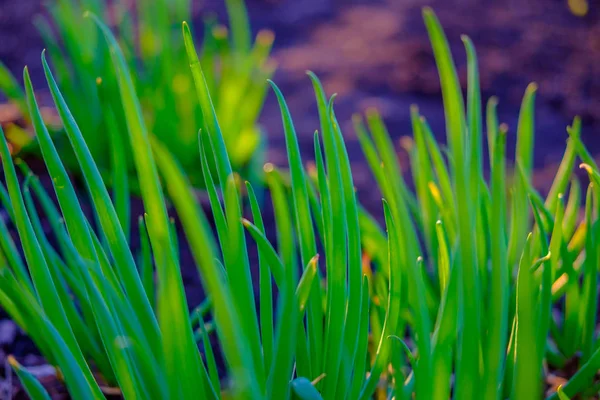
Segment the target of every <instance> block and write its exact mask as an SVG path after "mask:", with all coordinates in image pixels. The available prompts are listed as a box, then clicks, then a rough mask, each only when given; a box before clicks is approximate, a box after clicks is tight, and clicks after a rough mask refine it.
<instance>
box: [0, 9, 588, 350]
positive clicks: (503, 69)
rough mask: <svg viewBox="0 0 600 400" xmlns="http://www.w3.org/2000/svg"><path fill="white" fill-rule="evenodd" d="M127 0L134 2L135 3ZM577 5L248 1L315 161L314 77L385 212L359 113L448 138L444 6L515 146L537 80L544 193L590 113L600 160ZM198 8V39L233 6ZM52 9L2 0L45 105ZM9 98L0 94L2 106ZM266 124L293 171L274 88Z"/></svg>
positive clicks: (365, 186) (24, 344)
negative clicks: (437, 55)
mask: <svg viewBox="0 0 600 400" xmlns="http://www.w3.org/2000/svg"><path fill="white" fill-rule="evenodd" d="M50 1H52V0H50ZM117 1H119V2H122V3H128V4H130V6H131V7H134V1H135V0H117ZM579 1H581V0H579ZM113 2H114V1H113ZM571 2H572V4H571V7H570V6H569V3H568V1H567V0H502V1H491V0H428V1H423V0H246V4H247V7H248V12H249V15H250V22H251V26H252V30H253V32H254V33H255V34H256V33H257V32H258V31H259V30H261V29H269V30H271V31H273V32H274V34H275V42H274V47H273V53H272V58H273V59H274V61H275V62H276V63H277V70H276V72H275V75H274V78H273V79H274V80H275V82H276V83H277V84H278V85H279V87H280V88H281V90H282V91H283V93H284V95H285V97H286V99H287V101H288V105H289V107H290V110H291V112H292V116H293V119H294V122H295V125H296V131H297V134H298V136H299V141H300V145H301V151H302V155H303V157H304V158H305V159H306V160H310V159H312V158H313V148H312V145H313V133H314V131H315V129H317V128H318V127H319V122H318V114H317V109H316V105H315V100H314V94H313V89H312V85H311V83H310V81H309V79H308V77H307V76H306V71H307V70H312V71H314V72H315V73H316V74H317V75H318V76H319V77H320V78H321V80H322V81H323V84H324V86H325V89H326V91H327V93H328V94H330V95H331V94H333V93H338V98H337V99H336V113H337V117H338V121H339V122H340V123H341V125H342V131H343V134H344V136H345V139H346V143H347V146H348V151H349V154H350V157H351V160H352V168H353V171H354V180H355V184H356V186H357V189H358V195H359V200H360V201H361V203H362V204H363V205H364V206H365V207H366V208H367V209H368V210H369V211H370V212H371V213H374V214H375V215H379V216H380V215H381V195H380V194H379V193H378V191H376V190H373V187H374V185H373V178H372V176H371V174H370V172H369V170H368V167H367V165H366V162H365V161H364V157H363V156H362V153H361V150H360V146H359V143H358V140H357V139H356V135H355V132H354V131H353V128H352V123H351V117H352V114H353V113H357V112H359V113H360V112H364V110H366V109H367V108H369V107H376V108H378V109H379V110H380V112H381V113H382V115H383V117H384V120H385V122H386V124H387V126H388V128H389V131H390V133H391V135H392V137H393V138H394V140H395V143H396V144H397V149H398V151H401V146H400V144H399V142H400V141H401V138H402V137H403V136H406V135H410V134H411V123H410V106H411V105H412V104H416V105H418V106H419V108H420V111H421V113H422V114H423V115H425V116H426V117H427V119H428V121H429V123H430V125H431V127H432V129H433V130H434V133H435V134H436V136H437V138H438V139H439V140H440V141H442V142H443V141H445V139H444V138H445V127H444V114H443V108H442V97H441V91H440V85H439V79H438V75H437V69H436V66H435V61H434V59H433V54H432V50H431V47H430V44H429V40H428V38H427V33H426V30H425V26H424V24H423V20H422V17H421V9H422V7H423V6H427V5H428V6H431V7H432V8H433V9H434V10H435V12H436V14H437V15H438V17H439V19H440V21H441V23H442V25H443V27H444V29H445V32H446V35H447V36H448V39H449V42H450V45H451V48H452V51H453V55H454V59H455V62H456V63H457V66H458V70H459V76H460V80H461V83H462V84H463V88H464V87H466V62H465V58H466V57H465V54H464V48H463V44H462V41H461V39H460V35H461V34H467V35H468V36H470V37H471V39H472V40H473V42H474V44H475V46H476V49H477V52H478V58H479V67H480V75H481V88H482V95H483V100H484V101H487V99H488V98H489V97H490V96H492V95H494V96H497V97H498V100H499V106H498V113H499V120H500V122H505V123H507V124H508V126H509V136H508V143H509V148H510V146H514V142H515V138H516V127H517V120H518V115H519V108H520V103H521V98H522V96H523V93H524V91H525V88H526V86H527V85H528V84H529V83H530V82H537V84H538V88H539V89H538V95H537V99H536V147H535V166H536V171H535V175H534V184H535V185H536V187H538V189H540V190H541V191H542V192H544V191H545V190H546V189H548V187H549V185H550V183H551V179H552V178H553V176H554V173H555V171H556V169H557V167H558V164H559V163H560V160H561V158H562V155H563V151H564V148H565V141H566V139H567V134H566V129H565V128H566V127H567V125H569V124H570V123H571V121H572V119H573V117H574V116H576V115H579V116H580V117H581V118H582V123H583V131H582V138H583V141H584V142H585V143H586V145H587V146H588V149H589V150H590V152H592V154H593V155H594V156H595V157H596V158H597V159H600V136H599V135H600V1H599V0H590V1H589V10H587V12H585V13H584V12H582V11H586V10H581V9H578V8H577V4H576V2H577V0H571ZM192 3H193V14H192V15H193V18H192V21H191V22H192V24H193V25H194V26H195V27H196V28H197V29H196V30H195V31H196V32H202V29H201V26H202V21H203V20H204V19H205V18H206V16H207V15H208V14H210V13H213V14H216V15H217V16H218V19H219V21H221V22H225V21H227V15H226V10H225V5H224V2H223V0H205V1H196V0H192ZM44 12H46V11H45V10H44V7H43V1H42V0H0V61H2V63H4V64H5V65H6V66H7V67H8V69H9V70H10V71H12V73H13V74H14V75H15V76H17V77H19V79H20V77H21V75H22V69H23V67H24V66H25V65H28V66H29V70H30V73H31V76H32V79H33V83H34V86H35V87H36V92H37V93H38V94H40V95H41V101H42V103H44V96H43V92H44V90H45V88H46V83H45V79H44V76H43V71H42V67H41V62H40V53H41V51H42V49H43V46H44V45H43V41H42V39H41V37H40V35H39V33H38V31H37V30H36V29H35V27H34V26H33V24H32V17H33V16H34V15H36V14H40V13H44ZM46 97H47V96H46ZM4 100H5V99H4V98H2V97H1V95H0V103H2V102H3V101H4ZM46 104H47V105H49V102H48V101H47V100H46ZM260 122H261V124H262V126H263V127H264V128H265V131H266V133H267V154H266V161H269V162H272V163H275V164H276V165H280V166H285V164H286V162H287V161H286V153H285V142H284V135H283V129H282V126H281V116H280V113H279V107H278V105H277V102H276V100H275V97H274V96H273V95H272V93H269V95H268V96H267V99H266V103H265V105H264V108H263V112H262V115H261V117H260ZM407 175H408V174H407ZM407 178H408V176H407ZM267 209H268V208H267ZM267 212H268V211H267ZM267 218H268V217H267ZM186 257H187V259H188V260H189V259H190V255H189V252H183V253H182V258H183V259H184V260H185V259H186ZM183 273H184V282H185V284H186V289H188V295H189V294H190V293H193V294H194V295H193V296H190V303H191V304H197V303H198V302H199V301H200V300H201V295H200V293H199V292H198V291H197V290H196V289H198V286H199V282H198V277H197V273H196V271H195V270H194V269H192V268H188V270H186V271H183ZM190 288H191V290H190ZM11 332H12V333H13V334H12V336H11ZM15 335H16V326H15V325H14V324H13V323H12V322H11V321H10V320H7V319H4V318H1V317H0V346H1V347H2V348H4V347H7V344H10V349H11V350H10V351H11V352H12V353H15V354H32V353H35V350H34V349H33V347H32V346H33V345H32V343H31V342H29V341H27V340H24V339H23V338H21V339H19V338H17V340H14V339H15ZM19 335H21V334H20V333H19ZM13 341H14V342H13ZM2 359H3V357H2V353H1V352H0V361H1V360H2Z"/></svg>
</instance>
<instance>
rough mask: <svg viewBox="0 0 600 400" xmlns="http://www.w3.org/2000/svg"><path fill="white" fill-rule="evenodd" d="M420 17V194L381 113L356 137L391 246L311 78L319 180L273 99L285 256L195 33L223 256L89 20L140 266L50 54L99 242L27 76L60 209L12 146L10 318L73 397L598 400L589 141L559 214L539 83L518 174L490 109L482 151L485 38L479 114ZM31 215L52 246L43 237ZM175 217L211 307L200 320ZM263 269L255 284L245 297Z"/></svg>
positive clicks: (206, 156) (4, 273)
mask: <svg viewBox="0 0 600 400" xmlns="http://www.w3.org/2000/svg"><path fill="white" fill-rule="evenodd" d="M423 15H424V19H425V24H426V26H427V29H428V32H429V35H430V39H431V43H432V45H433V50H434V54H435V59H436V62H437V64H438V69H439V73H440V79H441V84H442V92H443V99H444V109H445V113H446V132H447V143H448V148H447V149H446V148H441V147H440V146H439V144H438V143H437V142H436V140H435V139H434V136H433V134H432V132H431V131H430V129H429V126H428V124H427V121H426V120H425V118H424V117H423V116H421V115H420V114H419V112H418V110H417V109H416V108H414V109H413V110H412V123H413V126H412V128H413V138H412V142H411V143H408V144H406V148H407V150H408V152H409V155H410V164H411V172H412V175H413V181H414V186H415V192H414V193H413V192H412V191H411V190H409V188H408V186H407V184H406V183H405V181H404V179H403V175H402V170H401V168H400V163H399V161H398V158H397V154H396V152H395V149H394V143H393V142H392V141H391V139H390V136H389V135H388V133H387V131H386V128H385V125H384V123H383V122H382V120H381V118H380V117H379V115H378V114H377V113H376V112H374V111H372V112H369V113H367V115H366V124H365V122H363V119H362V118H361V117H360V116H357V117H356V119H355V130H356V132H357V134H358V136H359V139H360V142H361V145H362V148H363V150H364V153H365V156H366V158H367V160H368V162H369V164H370V167H371V170H372V173H373V175H374V177H375V180H376V182H377V184H378V186H379V188H380V190H381V192H382V195H383V198H384V199H385V200H384V201H383V206H382V207H383V211H384V215H385V229H383V228H381V227H379V226H378V224H377V223H376V222H375V219H374V218H373V217H371V216H369V215H368V214H367V213H366V212H365V211H364V209H363V208H362V207H361V205H360V203H359V202H358V199H357V197H356V194H355V188H354V184H353V179H352V172H351V165H350V160H349V158H348V154H347V152H346V147H345V144H344V140H343V136H342V133H341V131H340V126H339V124H338V122H337V120H336V116H335V113H334V106H333V104H334V103H333V100H334V98H333V97H331V98H329V99H328V98H327V97H326V95H325V93H324V91H323V88H322V86H321V84H320V82H319V80H318V78H317V77H316V76H315V75H313V74H309V76H310V79H311V80H312V84H313V87H314V91H315V96H316V103H317V106H318V112H319V117H320V127H319V132H318V133H315V136H314V151H315V153H314V158H315V160H316V168H314V169H306V168H305V167H304V166H303V162H302V155H301V154H300V151H299V146H298V141H297V136H296V133H295V130H294V124H293V122H292V118H291V115H290V111H289V110H288V108H287V105H286V102H285V99H284V96H283V94H282V93H281V92H280V91H279V89H278V88H277V86H276V85H275V84H274V83H271V86H272V88H273V91H274V93H275V95H276V96H277V99H278V101H279V105H280V107H281V115H282V122H283V128H284V132H285V139H286V145H287V154H288V161H289V173H287V172H286V173H284V172H282V171H280V170H278V169H277V168H275V167H274V166H272V165H267V166H266V167H265V171H264V173H265V182H266V183H267V186H268V189H269V192H270V195H271V197H272V199H273V208H274V214H275V222H276V227H277V230H276V233H277V243H276V244H275V243H271V242H270V241H269V240H268V239H267V236H266V232H265V225H264V223H263V219H262V211H261V207H262V204H261V203H260V202H259V201H258V200H257V197H256V195H255V193H254V189H253V187H252V185H251V184H249V183H246V184H245V185H242V184H241V182H240V180H239V178H238V176H237V175H236V174H235V173H234V172H233V169H232V162H231V158H230V155H229V153H228V147H227V142H226V139H225V136H224V135H223V133H222V132H223V131H224V129H223V127H222V126H221V124H220V122H221V121H220V119H219V118H218V113H217V112H216V111H215V106H214V102H213V99H212V97H211V94H210V89H211V87H210V84H209V83H210V79H208V78H207V73H206V71H204V70H203V67H204V64H203V63H202V60H200V59H199V58H198V55H197V53H196V50H195V48H194V44H193V41H192V35H191V33H190V30H189V28H188V26H187V25H186V24H185V23H184V25H183V36H184V44H185V49H186V51H187V57H188V61H189V65H190V67H191V72H192V77H193V81H194V87H195V90H196V93H197V101H198V104H199V108H200V109H201V111H202V118H201V125H198V126H196V128H200V135H199V145H200V146H199V147H200V154H199V159H200V162H201V165H202V167H203V168H202V173H203V178H204V181H205V183H206V190H207V193H208V196H209V198H210V205H211V210H212V215H211V218H212V219H213V220H214V222H215V226H216V231H217V235H216V238H214V237H213V236H212V233H211V230H210V227H209V224H208V222H207V217H206V216H205V215H204V213H203V211H202V209H201V208H200V207H199V205H198V203H197V202H196V199H195V198H194V192H193V191H192V189H191V186H190V184H189V182H188V179H187V178H186V175H185V174H184V173H183V170H182V168H181V165H180V163H178V162H177V161H176V157H175V156H174V155H173V154H172V153H171V152H170V151H169V149H168V148H166V147H165V146H164V145H163V144H162V143H161V141H160V140H159V138H157V136H156V135H153V134H152V133H151V130H149V129H148V125H147V122H146V120H145V118H144V115H143V112H142V109H143V108H142V106H141V104H140V100H139V98H138V95H137V94H136V90H135V84H134V78H133V77H132V75H131V72H130V71H131V70H130V68H129V63H128V61H127V59H126V58H125V57H124V55H123V53H122V52H121V50H120V48H119V46H118V44H117V41H116V39H115V38H114V36H113V35H112V34H111V32H110V31H109V29H108V28H107V27H106V26H105V25H104V24H103V23H102V22H100V21H99V20H98V19H96V18H95V17H92V18H94V19H95V22H96V25H97V26H98V27H99V28H100V29H101V31H102V32H103V34H104V36H105V38H106V41H107V43H108V48H109V49H110V54H111V57H112V66H113V68H114V71H115V76H116V80H117V82H118V94H119V104H121V105H122V106H123V110H122V113H123V117H124V119H125V121H126V126H127V129H124V130H121V131H119V132H120V133H121V134H122V135H123V137H125V135H127V137H128V138H129V139H128V140H129V142H130V144H131V146H133V147H135V149H136V151H135V152H134V153H133V155H134V159H133V160H134V165H135V168H136V170H137V179H138V180H139V185H140V192H141V195H142V198H143V201H144V206H145V210H146V214H145V215H144V216H143V218H140V222H139V224H140V232H141V238H140V240H141V243H142V246H141V249H142V250H141V254H133V253H132V251H131V250H130V245H129V243H128V239H127V237H128V235H127V232H129V230H130V227H129V218H127V217H126V216H127V215H128V214H129V213H128V212H119V210H120V209H122V208H123V207H127V204H123V203H121V204H118V203H117V202H116V201H114V200H113V199H111V197H110V195H109V193H108V191H107V189H106V186H105V184H104V182H103V180H102V177H101V173H100V170H99V168H98V167H97V165H96V163H95V162H94V161H93V158H92V154H91V152H90V150H89V147H88V146H87V145H86V142H85V137H84V134H83V133H82V131H81V130H80V128H79V126H78V123H77V121H76V118H74V117H73V115H72V113H71V111H70V109H69V106H68V105H67V102H66V101H65V98H64V97H63V95H62V94H61V90H60V89H59V87H58V85H57V83H56V81H55V78H54V76H53V73H52V72H51V70H50V68H49V66H48V64H47V63H46V60H45V57H44V55H42V62H43V65H44V70H45V72H46V78H47V81H48V85H49V88H50V91H51V93H52V96H53V98H54V102H55V105H56V107H57V110H58V112H59V114H60V117H61V119H62V122H63V124H64V129H65V132H66V135H67V136H68V139H69V143H70V144H71V147H72V150H73V152H74V154H75V156H76V159H77V163H78V166H79V168H80V171H81V174H82V175H83V177H84V181H85V184H86V189H87V191H88V192H89V195H90V197H91V199H92V204H93V211H94V215H95V217H96V220H97V226H98V227H97V229H92V225H93V224H92V223H91V221H88V219H87V218H86V216H85V215H84V213H83V211H82V208H81V205H80V202H79V199H78V196H77V192H76V191H75V188H74V186H73V184H72V183H71V180H70V179H69V177H68V175H67V171H66V169H65V166H64V164H63V162H62V161H61V158H60V156H59V154H58V152H57V149H56V147H55V145H54V143H53V140H52V139H51V137H50V135H49V133H48V131H47V129H46V127H45V125H44V122H43V121H42V119H41V116H40V112H39V108H38V106H37V104H36V101H35V96H34V92H33V88H32V86H31V82H30V80H29V76H28V73H27V70H25V74H24V76H25V85H26V103H27V107H28V111H29V113H30V115H31V119H32V122H33V124H34V126H35V131H36V134H37V138H38V141H39V146H40V148H41V151H42V155H43V157H44V160H45V162H46V165H47V167H48V171H49V173H50V175H51V177H52V180H53V186H54V192H55V194H56V197H57V199H58V207H56V206H55V204H54V203H53V202H52V200H51V198H50V196H49V194H48V193H46V192H45V191H44V189H43V188H42V187H41V185H40V184H39V182H38V181H37V179H36V178H35V177H34V176H32V175H31V174H30V173H28V171H27V167H26V166H24V165H22V164H21V165H20V166H21V167H22V169H23V170H24V171H25V173H26V176H27V178H26V180H25V182H24V183H23V184H20V183H19V180H18V179H17V174H16V172H15V166H14V164H13V162H12V161H11V158H10V154H9V151H8V147H7V145H6V141H5V140H3V141H2V143H0V153H1V155H2V162H3V165H4V173H5V177H6V184H7V190H2V191H0V194H1V195H2V196H1V197H2V202H3V205H4V207H5V208H6V209H7V210H8V212H9V214H10V217H11V223H12V224H14V225H15V226H16V228H17V230H18V233H19V238H20V245H21V246H22V247H23V250H24V255H25V258H24V260H23V259H22V258H21V257H20V256H19V253H18V252H17V251H16V250H15V249H16V247H17V245H16V244H15V243H13V242H12V240H11V238H10V235H9V234H8V227H7V226H6V225H5V224H4V222H2V221H0V248H1V250H2V251H1V252H0V255H2V257H0V262H1V263H2V268H1V269H0V303H1V304H2V306H3V307H4V308H5V309H6V310H7V311H8V312H9V313H10V315H11V316H12V317H13V318H14V319H15V321H17V322H18V323H19V325H20V326H22V327H23V329H25V330H26V331H27V332H28V333H29V334H30V335H31V337H32V338H33V339H34V340H35V342H36V343H37V345H38V346H39V348H40V350H41V351H42V353H43V354H44V356H45V357H46V358H47V359H48V361H49V362H50V363H52V364H53V365H55V366H56V367H57V368H58V369H59V370H60V376H61V377H62V378H63V379H64V382H65V384H66V386H67V388H68V390H69V392H70V393H71V395H72V396H73V398H77V399H97V398H98V399H99V398H103V388H104V387H106V386H118V387H119V388H120V390H121V391H122V394H123V396H124V397H125V398H128V399H130V398H131V399H132V398H144V399H146V398H157V399H158V398H160V399H165V398H172V399H193V398H208V399H224V398H236V399H286V398H298V399H321V398H322V399H328V400H333V399H351V400H354V399H369V398H373V397H374V396H375V398H397V399H412V398H417V399H426V400H428V399H440V400H441V399H448V398H450V397H452V398H455V399H480V398H484V399H501V398H512V399H540V398H543V397H544V396H546V394H545V393H544V391H545V390H546V389H547V388H546V383H545V382H546V379H545V377H546V376H547V375H548V374H550V373H551V371H554V370H560V369H561V368H563V367H564V366H565V365H566V364H567V363H572V362H573V360H575V361H574V362H575V363H577V364H578V369H577V372H576V373H575V374H574V375H573V376H572V377H570V380H569V381H568V382H567V383H566V384H564V386H563V389H562V391H559V392H558V393H555V391H554V390H550V392H549V394H548V395H549V396H550V398H555V397H557V396H560V398H561V399H564V398H568V397H567V396H575V395H579V396H581V398H585V397H586V396H591V395H593V394H595V393H596V392H598V386H597V385H598V382H597V378H596V376H595V374H596V371H597V370H598V369H599V368H600V347H599V346H600V342H599V341H598V336H597V333H596V330H595V328H596V318H597V317H596V314H597V294H598V293H597V291H598V285H597V283H598V265H599V257H600V252H599V251H598V243H600V238H599V236H598V235H600V228H599V226H600V225H599V224H598V201H599V199H600V189H599V188H600V175H599V172H598V167H597V165H596V164H595V163H594V160H593V158H592V157H591V156H590V155H589V153H588V152H587V150H586V149H585V147H584V145H583V144H582V142H581V140H580V122H579V120H578V119H575V121H574V123H573V125H572V126H571V127H569V128H568V140H567V147H566V150H565V154H564V157H563V160H562V163H561V165H560V168H559V170H558V172H557V174H556V176H555V179H554V181H553V183H552V187H551V189H550V192H549V193H548V195H547V196H546V197H543V196H542V195H541V194H539V193H538V192H537V191H536V190H535V188H534V187H533V186H532V184H531V178H532V169H533V150H534V119H535V118H534V97H535V90H536V87H535V85H530V86H529V87H528V88H527V90H526V92H525V96H524V99H523V105H522V109H521V114H520V117H519V124H518V127H517V132H516V135H517V146H516V153H515V157H514V159H515V165H514V168H513V169H512V170H510V169H509V168H508V165H507V159H508V158H509V157H507V154H506V153H507V149H506V136H507V131H506V127H505V126H503V125H499V124H498V121H497V118H496V101H495V100H494V99H491V100H490V101H489V102H488V104H487V108H486V110H485V118H486V127H487V132H486V134H487V143H488V146H487V148H484V146H483V135H484V132H483V128H482V126H483V122H482V120H483V118H484V117H483V115H484V112H483V111H482V105H481V98H480V91H479V83H478V80H479V79H478V69H477V60H476V54H475V50H474V48H473V45H472V43H471V41H470V40H469V39H468V38H466V37H464V38H463V41H464V44H465V49H466V53H467V58H468V91H467V101H466V105H465V102H464V100H463V94H462V92H461V88H460V86H459V83H458V78H457V73H456V70H455V67H454V63H453V60H452V56H451V54H450V52H449V47H448V44H447V41H446V38H445V36H444V33H443V31H442V28H441V27H440V24H439V22H438V20H437V19H436V17H435V15H434V14H433V12H432V11H431V10H429V9H425V10H424V14H423ZM187 101H188V102H190V103H192V102H195V101H196V100H195V99H192V98H187ZM241 109H243V107H242V108H241ZM305 156H306V155H305ZM485 157H489V160H490V179H489V182H488V181H487V180H485V179H484V174H483V159H484V158H485ZM577 160H580V161H581V162H582V164H581V165H580V167H582V168H584V169H585V170H586V171H587V172H588V175H589V178H590V182H591V183H590V184H589V186H588V187H587V190H582V188H581V184H580V183H579V181H578V180H576V179H575V178H574V177H573V170H574V168H576V166H577V165H576V164H578V161H577ZM211 164H213V165H214V168H208V166H209V165H211ZM122 179H127V176H123V178H122ZM116 189H117V190H118V189H119V187H117V188H116ZM121 190H126V189H125V188H122V189H121ZM567 193H568V196H567ZM117 194H118V193H117ZM34 197H35V198H36V199H37V201H38V202H40V203H41V205H42V208H43V210H44V215H45V218H47V219H48V220H49V221H50V224H51V226H52V232H53V236H55V237H56V238H58V249H56V248H54V247H53V246H51V245H50V243H49V239H48V237H47V236H46V234H45V233H44V231H43V230H42V228H41V223H40V216H39V215H38V213H37V211H36V208H35V206H34ZM117 198H123V194H121V195H120V196H119V195H117V196H115V199H117ZM166 198H168V199H169V200H170V201H171V202H172V204H173V206H174V208H175V209H176V211H177V214H178V216H179V219H180V220H181V224H182V226H183V229H184V231H185V236H186V238H187V241H188V242H189V245H190V247H191V249H192V251H193V254H194V257H195V261H196V266H197V268H198V272H199V275H200V277H201V280H202V284H203V287H204V289H205V290H206V293H207V294H208V297H207V300H206V301H205V302H204V303H202V304H200V305H198V307H196V308H195V309H194V311H193V312H192V313H191V315H190V314H189V313H188V309H189V308H188V304H187V301H186V297H185V293H184V290H183V284H182V278H181V273H180V262H179V256H178V249H179V244H178V242H177V235H176V233H175V231H174V228H173V225H172V222H171V221H170V220H169V218H168V215H167V209H166V205H165V204H166ZM583 199H585V200H584V202H585V206H584V210H585V211H584V217H583V219H580V218H579V217H578V213H579V210H580V204H581V203H582V200H583ZM245 206H248V207H245ZM245 209H249V212H250V214H251V216H248V219H245V218H244V217H243V210H245ZM246 233H248V235H247V234H246ZM247 240H253V241H254V242H255V243H256V245H257V247H258V249H259V265H257V266H254V265H251V264H250V261H249V257H248V252H247V247H248V242H247ZM317 249H322V251H321V252H320V254H317ZM255 267H257V268H258V270H259V279H258V282H253V281H252V279H251V274H250V271H251V268H255ZM154 275H155V276H156V279H154ZM255 292H258V293H259V298H258V299H255V298H254V293H255ZM72 298H75V300H76V301H75V302H73V301H72ZM255 300H256V301H255ZM255 304H256V305H257V306H255ZM208 319H210V321H208ZM209 322H210V323H209ZM211 326H212V327H214V329H209V327H211ZM213 336H214V337H213ZM215 340H216V341H218V343H219V345H220V348H221V350H222V352H223V354H224V358H225V360H226V365H225V367H226V371H227V374H226V377H225V378H223V377H220V376H219V374H218V366H217V363H216V361H215V355H214V351H215V349H214V348H213V347H212V344H211V343H214V342H215ZM199 345H200V346H199ZM199 347H200V350H199ZM13 365H14V367H15V369H16V371H17V374H18V375H19V376H20V378H21V380H22V383H23V385H24V386H25V388H26V389H27V390H28V392H29V393H30V394H31V396H32V397H33V398H36V399H38V398H39V399H41V398H47V394H46V393H45V392H44V389H43V388H42V387H41V386H40V385H39V383H37V381H35V379H33V378H32V376H31V375H29V374H28V373H27V371H26V369H24V368H22V367H20V366H19V365H18V364H17V363H16V362H15V361H14V360H13Z"/></svg>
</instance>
